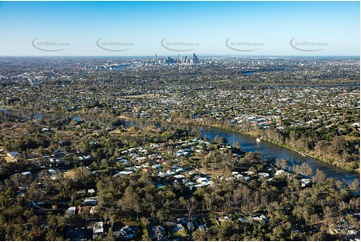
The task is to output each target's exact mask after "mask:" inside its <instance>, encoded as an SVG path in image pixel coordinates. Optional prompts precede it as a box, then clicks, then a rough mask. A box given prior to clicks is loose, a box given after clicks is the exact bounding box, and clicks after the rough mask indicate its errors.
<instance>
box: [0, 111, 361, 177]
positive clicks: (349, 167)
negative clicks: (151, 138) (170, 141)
mask: <svg viewBox="0 0 361 242" xmlns="http://www.w3.org/2000/svg"><path fill="white" fill-rule="evenodd" d="M0 108H1V109H5V110H11V111H19V112H23V111H24V110H22V109H20V108H19V107H17V108H16V109H14V107H10V106H0ZM42 114H45V113H42ZM47 114H51V115H57V114H56V113H52V112H49V113H47ZM62 115H65V116H69V117H71V116H78V115H80V116H87V113H86V112H70V113H64V114H62ZM91 118H93V117H91ZM108 118H114V117H113V116H112V115H110V116H109V117H108ZM118 118H119V119H122V120H129V121H137V120H138V121H144V122H150V123H151V122H159V123H166V124H170V123H172V124H179V125H189V124H192V125H196V126H203V127H213V128H218V129H222V130H224V131H230V132H235V133H238V134H242V135H248V136H251V137H254V138H260V139H261V141H267V142H269V143H272V144H274V145H278V146H280V147H283V148H286V149H289V150H292V151H295V152H297V153H299V154H301V155H306V156H309V157H312V158H314V159H318V160H320V161H322V162H325V163H327V164H330V165H333V166H336V167H338V168H341V169H344V170H346V171H349V172H354V173H357V174H360V167H357V168H355V167H354V165H355V163H356V162H354V161H351V162H348V163H346V164H343V163H341V162H337V160H336V159H332V158H330V156H328V155H322V154H320V155H317V153H316V151H314V150H312V151H307V150H304V149H300V148H298V147H297V146H290V145H288V144H286V143H285V141H283V142H277V140H275V139H271V138H270V137H268V136H267V134H266V133H265V132H266V131H267V130H262V129H259V128H258V127H248V128H250V129H251V130H248V131H247V130H245V128H242V127H241V126H235V125H232V124H231V123H229V122H226V121H214V120H211V119H207V118H203V119H202V120H200V119H189V118H188V119H185V118H173V119H172V120H171V121H169V120H168V121H167V120H149V119H144V118H134V117H130V116H128V115H127V114H122V115H120V116H118ZM295 143H297V140H296V142H295Z"/></svg>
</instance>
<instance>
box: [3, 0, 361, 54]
mask: <svg viewBox="0 0 361 242" xmlns="http://www.w3.org/2000/svg"><path fill="white" fill-rule="evenodd" d="M359 4H360V3H359V2H356V1H355V2H0V36H1V38H0V56H153V55H154V54H158V56H176V55H178V54H180V55H182V56H183V55H184V56H185V55H188V56H189V55H191V54H193V53H196V54H198V55H243V56H245V55H246V56H249V55H253V56H359V52H360V37H359V36H360V5H359Z"/></svg>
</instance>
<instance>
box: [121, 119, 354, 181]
mask: <svg viewBox="0 0 361 242" xmlns="http://www.w3.org/2000/svg"><path fill="white" fill-rule="evenodd" d="M147 125H154V126H156V127H161V126H162V125H161V124H160V123H154V122H151V123H148V122H146V121H139V122H137V121H127V122H126V126H128V127H129V126H138V127H140V128H144V127H146V126H147ZM185 127H186V125H185ZM197 127H198V128H199V130H200V132H201V136H202V137H203V138H205V137H207V138H208V139H210V140H213V139H214V138H215V137H216V136H217V135H218V136H221V137H224V138H226V139H227V141H228V144H229V145H232V144H233V142H235V141H238V142H239V143H240V149H242V150H244V151H248V152H261V153H262V154H263V156H264V157H265V158H267V157H270V158H273V159H287V160H289V163H290V165H292V163H293V165H296V164H300V163H302V162H308V164H309V165H310V166H311V168H312V169H313V171H314V172H316V169H320V170H322V171H323V172H324V173H325V174H326V175H327V177H333V178H335V179H337V180H341V179H344V180H345V182H346V183H350V182H352V181H354V180H355V179H359V174H358V173H354V172H349V171H346V170H344V169H341V168H338V167H336V166H333V165H330V164H328V163H326V162H323V161H320V160H318V159H315V158H312V157H310V156H303V155H301V154H300V153H298V152H295V151H293V150H290V149H287V148H284V147H282V146H278V145H275V144H272V143H270V142H267V141H263V140H262V141H261V142H256V138H253V137H251V136H248V135H244V134H239V133H235V132H232V131H226V130H223V129H219V128H215V127H203V126H197Z"/></svg>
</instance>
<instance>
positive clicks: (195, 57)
mask: <svg viewBox="0 0 361 242" xmlns="http://www.w3.org/2000/svg"><path fill="white" fill-rule="evenodd" d="M193 64H198V56H197V55H196V54H194V53H193Z"/></svg>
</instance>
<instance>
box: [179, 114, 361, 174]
mask: <svg viewBox="0 0 361 242" xmlns="http://www.w3.org/2000/svg"><path fill="white" fill-rule="evenodd" d="M172 123H178V124H180V125H189V124H192V125H198V126H204V127H213V128H218V129H222V130H225V131H230V132H235V133H238V134H242V135H248V136H251V137H254V138H261V140H264V141H267V142H269V143H272V144H274V145H277V146H280V147H283V148H286V149H289V150H292V151H294V152H297V153H300V154H302V155H306V156H309V157H312V158H314V159H318V160H320V161H322V162H325V163H327V164H330V165H332V166H335V167H338V168H341V169H343V170H346V171H349V172H354V173H357V174H360V168H357V169H356V170H355V169H353V168H352V167H349V166H344V165H340V164H339V163H337V162H335V161H332V160H329V159H327V158H326V157H324V156H319V155H317V154H314V153H311V152H307V151H301V150H299V149H297V148H295V147H291V146H289V145H287V144H283V143H279V142H276V141H274V140H272V139H268V138H267V137H265V136H264V135H262V134H260V133H258V132H255V131H253V132H252V131H251V132H245V131H242V130H240V129H239V128H237V127H235V126H232V125H231V124H228V123H227V124H220V123H209V122H206V121H204V120H191V119H177V120H172Z"/></svg>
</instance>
